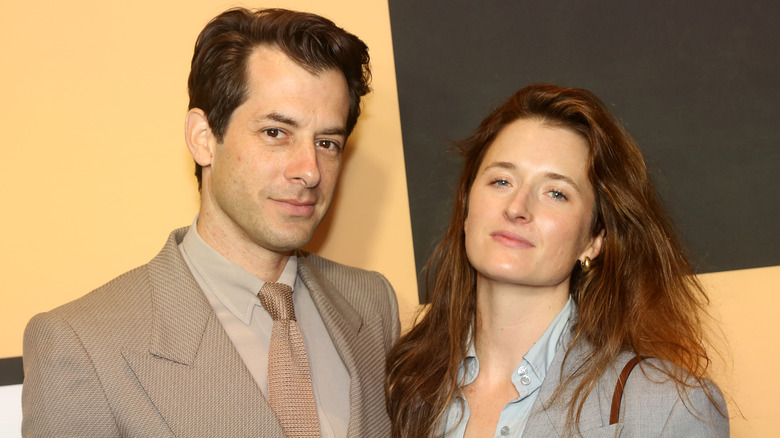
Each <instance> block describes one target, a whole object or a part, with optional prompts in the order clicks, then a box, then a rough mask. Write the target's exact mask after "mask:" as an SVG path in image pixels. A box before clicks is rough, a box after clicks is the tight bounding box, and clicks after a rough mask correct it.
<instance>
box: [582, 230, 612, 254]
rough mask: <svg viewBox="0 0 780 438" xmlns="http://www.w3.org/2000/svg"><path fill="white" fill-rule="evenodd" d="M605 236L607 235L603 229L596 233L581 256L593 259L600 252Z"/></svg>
mask: <svg viewBox="0 0 780 438" xmlns="http://www.w3.org/2000/svg"><path fill="white" fill-rule="evenodd" d="M606 238H607V237H606V235H605V233H604V230H603V229H602V230H601V231H599V232H598V233H596V235H595V236H593V238H592V239H591V241H590V245H588V247H587V248H586V249H585V252H584V253H583V254H582V258H585V257H590V259H591V260H595V259H596V257H598V256H599V254H601V248H602V246H603V245H604V239H606ZM582 258H581V259H582Z"/></svg>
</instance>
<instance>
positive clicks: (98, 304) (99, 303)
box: [47, 228, 186, 316]
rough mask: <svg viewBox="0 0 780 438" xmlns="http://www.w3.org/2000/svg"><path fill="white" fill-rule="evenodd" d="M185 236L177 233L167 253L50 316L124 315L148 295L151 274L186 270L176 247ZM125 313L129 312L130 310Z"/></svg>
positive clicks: (171, 235) (170, 240) (168, 243)
mask: <svg viewBox="0 0 780 438" xmlns="http://www.w3.org/2000/svg"><path fill="white" fill-rule="evenodd" d="M184 233H186V228H180V229H177V230H174V231H173V232H171V234H170V235H169V237H168V240H167V241H166V243H165V245H164V246H163V249H162V250H161V251H160V252H159V253H158V254H157V255H156V256H155V257H154V258H153V259H152V260H151V261H149V262H147V263H145V264H143V265H141V266H138V267H136V268H133V269H131V270H129V271H127V272H125V273H123V274H121V275H119V276H117V277H115V278H113V279H111V280H110V281H108V282H107V283H105V284H103V285H101V286H99V287H97V288H95V289H93V290H92V291H90V292H88V293H87V294H86V295H83V296H81V297H80V298H77V299H75V300H73V301H70V302H68V303H65V304H63V305H61V306H59V307H57V308H55V309H52V310H51V311H49V312H47V313H50V314H58V315H60V316H65V315H82V316H86V315H90V314H92V313H94V312H100V313H101V314H104V315H105V314H106V313H107V312H112V311H116V312H122V311H123V309H122V307H123V306H127V305H132V304H133V303H137V302H138V300H139V298H141V296H142V295H147V294H148V291H149V290H150V288H151V283H152V280H151V278H150V271H151V270H156V271H164V270H166V269H174V270H179V269H180V268H181V266H184V261H183V259H182V258H181V255H180V253H179V252H178V248H177V246H176V245H177V243H176V242H177V240H178V241H181V238H182V237H183V235H184ZM177 258H178V259H179V260H177ZM124 310H125V311H126V310H127V309H124Z"/></svg>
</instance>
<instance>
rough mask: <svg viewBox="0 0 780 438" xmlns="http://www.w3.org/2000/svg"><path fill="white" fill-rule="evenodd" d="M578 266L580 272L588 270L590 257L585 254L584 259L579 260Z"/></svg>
mask: <svg viewBox="0 0 780 438" xmlns="http://www.w3.org/2000/svg"><path fill="white" fill-rule="evenodd" d="M580 268H581V269H582V272H588V271H590V257H588V256H585V260H582V261H581V262H580Z"/></svg>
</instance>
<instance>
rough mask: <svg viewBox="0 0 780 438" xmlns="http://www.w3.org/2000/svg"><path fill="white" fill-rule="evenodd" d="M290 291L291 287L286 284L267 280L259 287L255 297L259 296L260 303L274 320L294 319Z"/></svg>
mask: <svg viewBox="0 0 780 438" xmlns="http://www.w3.org/2000/svg"><path fill="white" fill-rule="evenodd" d="M292 292H293V290H292V288H291V287H290V286H288V285H286V284H283V283H271V282H268V283H266V284H264V285H263V287H262V288H261V289H260V292H259V293H258V294H257V298H260V304H262V305H263V307H265V310H267V311H268V313H269V314H270V315H271V318H272V319H273V320H274V321H276V320H277V319H291V320H293V321H295V309H294V308H293V300H292Z"/></svg>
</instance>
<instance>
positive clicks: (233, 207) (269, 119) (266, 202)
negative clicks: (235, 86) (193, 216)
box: [198, 46, 349, 255]
mask: <svg viewBox="0 0 780 438" xmlns="http://www.w3.org/2000/svg"><path fill="white" fill-rule="evenodd" d="M247 69H248V81H247V90H248V98H247V100H246V102H244V103H243V104H242V105H241V106H239V107H238V108H236V110H235V111H234V112H233V115H232V116H231V119H230V124H229V125H228V128H227V132H226V134H225V137H224V139H223V141H222V142H221V143H220V142H216V141H215V140H214V141H212V143H213V144H214V145H213V147H212V151H213V155H212V157H211V161H210V165H209V166H206V167H204V185H203V189H202V197H204V198H205V197H208V200H205V199H204V201H203V203H202V207H201V215H200V218H199V225H198V229H199V231H202V230H201V228H202V227H206V228H208V230H207V231H206V232H207V234H210V235H211V237H212V239H208V240H212V242H213V241H214V240H216V241H217V244H218V246H225V245H229V246H231V247H233V249H232V250H242V251H250V252H254V251H257V250H260V251H263V250H267V251H272V252H274V253H278V254H287V253H289V252H290V251H291V250H293V249H296V248H300V247H301V246H303V245H304V244H306V242H308V241H309V239H310V238H311V235H312V233H313V232H314V229H315V228H316V227H317V225H319V223H320V221H321V220H322V218H323V216H324V215H325V213H326V212H327V210H328V207H329V206H330V202H331V200H332V199H333V192H334V190H335V188H336V181H337V179H338V176H339V172H340V170H341V154H342V149H343V147H344V143H345V142H346V138H347V132H346V121H347V114H348V111H349V95H348V90H347V84H346V81H345V79H344V75H343V74H342V73H341V72H340V71H338V70H326V71H324V72H321V73H320V74H319V75H313V74H311V73H309V72H308V71H306V70H304V69H303V68H301V67H300V66H298V65H297V64H295V63H294V62H293V61H292V60H291V59H290V58H288V57H287V55H285V54H284V53H282V52H281V51H279V50H276V49H274V48H270V47H265V46H261V47H258V48H256V49H255V51H254V53H253V54H252V55H251V56H250V58H249V60H248V66H247ZM221 252H223V253H224V250H223V251H221ZM226 255H227V254H226Z"/></svg>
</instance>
